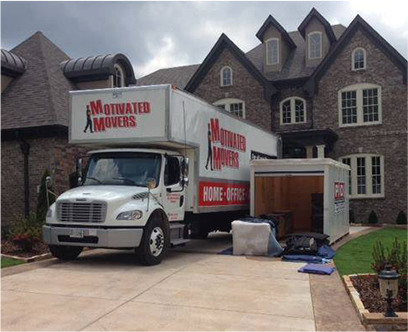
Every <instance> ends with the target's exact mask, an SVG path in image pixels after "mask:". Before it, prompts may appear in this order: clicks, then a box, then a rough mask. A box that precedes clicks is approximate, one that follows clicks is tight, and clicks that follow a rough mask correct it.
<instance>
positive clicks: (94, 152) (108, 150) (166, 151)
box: [87, 148, 179, 155]
mask: <svg viewBox="0 0 408 332" xmlns="http://www.w3.org/2000/svg"><path fill="white" fill-rule="evenodd" d="M109 152H146V153H160V154H166V153H167V154H171V155H176V154H179V153H177V152H175V151H170V150H162V149H139V148H117V149H101V150H92V151H89V152H88V153H87V154H96V153H109Z"/></svg>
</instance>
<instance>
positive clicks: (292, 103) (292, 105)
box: [279, 96, 307, 126]
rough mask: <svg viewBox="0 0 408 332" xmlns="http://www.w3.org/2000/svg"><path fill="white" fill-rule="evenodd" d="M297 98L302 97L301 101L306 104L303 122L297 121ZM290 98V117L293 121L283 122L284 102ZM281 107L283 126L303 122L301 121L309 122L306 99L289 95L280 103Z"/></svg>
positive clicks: (281, 122)
mask: <svg viewBox="0 0 408 332" xmlns="http://www.w3.org/2000/svg"><path fill="white" fill-rule="evenodd" d="M295 99H300V100H301V101H303V105H304V113H305V116H304V121H301V122H295V119H296V108H295ZM288 100H290V119H291V122H290V123H283V104H284V103H285V102H286V101H288ZM279 109H280V124H281V126H286V125H295V124H301V123H306V122H307V107H306V100H305V99H303V98H301V97H296V96H295V97H288V98H286V99H284V100H282V101H281V102H280V104H279Z"/></svg>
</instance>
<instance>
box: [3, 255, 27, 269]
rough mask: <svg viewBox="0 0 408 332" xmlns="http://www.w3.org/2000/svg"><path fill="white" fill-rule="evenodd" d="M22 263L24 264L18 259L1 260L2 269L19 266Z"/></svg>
mask: <svg viewBox="0 0 408 332" xmlns="http://www.w3.org/2000/svg"><path fill="white" fill-rule="evenodd" d="M22 263H24V262H22V261H18V260H16V259H12V258H5V257H2V258H1V268H3V267H9V266H13V265H19V264H22Z"/></svg>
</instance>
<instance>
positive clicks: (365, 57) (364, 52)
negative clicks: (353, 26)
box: [351, 47, 367, 71]
mask: <svg viewBox="0 0 408 332" xmlns="http://www.w3.org/2000/svg"><path fill="white" fill-rule="evenodd" d="M360 50H361V51H363V54H364V67H363V68H355V67H354V65H355V61H354V54H355V53H356V52H357V51H360ZM366 69H367V53H366V50H365V49H364V48H362V47H357V48H355V49H354V50H353V52H352V53H351V70H353V71H359V70H366Z"/></svg>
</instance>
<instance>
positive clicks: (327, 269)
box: [298, 264, 336, 275]
mask: <svg viewBox="0 0 408 332" xmlns="http://www.w3.org/2000/svg"><path fill="white" fill-rule="evenodd" d="M334 271H336V268H335V267H332V266H327V265H324V264H307V265H305V266H302V267H301V268H300V269H299V270H298V272H302V273H312V274H327V275H331V274H332V273H333V272H334Z"/></svg>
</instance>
